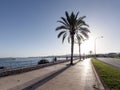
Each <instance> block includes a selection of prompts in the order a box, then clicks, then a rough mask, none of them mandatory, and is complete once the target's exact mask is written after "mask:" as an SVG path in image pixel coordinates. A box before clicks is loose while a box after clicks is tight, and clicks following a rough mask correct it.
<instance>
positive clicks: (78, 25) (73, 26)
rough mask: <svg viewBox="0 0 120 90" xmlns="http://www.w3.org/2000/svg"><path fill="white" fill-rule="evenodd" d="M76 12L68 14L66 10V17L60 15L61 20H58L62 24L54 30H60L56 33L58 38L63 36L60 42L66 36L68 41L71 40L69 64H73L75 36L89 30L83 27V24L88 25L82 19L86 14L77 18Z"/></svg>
mask: <svg viewBox="0 0 120 90" xmlns="http://www.w3.org/2000/svg"><path fill="white" fill-rule="evenodd" d="M78 14H79V12H77V14H74V12H72V13H71V14H69V13H68V12H67V11H66V12H65V16H66V17H61V20H59V21H58V22H59V23H61V24H62V25H61V26H58V27H57V28H56V31H58V30H62V31H61V32H60V33H59V34H58V38H60V37H61V36H62V37H63V38H62V43H63V42H64V40H65V38H66V37H67V38H68V42H71V61H70V64H73V51H74V40H75V38H78V37H80V36H81V34H84V35H86V33H85V31H88V32H89V30H88V29H87V28H86V27H84V26H88V25H87V24H86V23H85V21H84V20H83V19H84V18H85V17H86V16H83V17H79V18H78Z"/></svg>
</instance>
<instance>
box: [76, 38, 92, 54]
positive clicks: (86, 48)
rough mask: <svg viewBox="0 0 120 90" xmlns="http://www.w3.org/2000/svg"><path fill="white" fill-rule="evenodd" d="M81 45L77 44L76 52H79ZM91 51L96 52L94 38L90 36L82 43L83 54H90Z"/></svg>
mask: <svg viewBox="0 0 120 90" xmlns="http://www.w3.org/2000/svg"><path fill="white" fill-rule="evenodd" d="M78 50H79V47H78V45H76V46H75V52H76V53H77V54H78ZM90 51H92V53H94V40H93V39H92V38H89V39H88V40H86V41H84V42H83V43H82V44H81V54H90Z"/></svg>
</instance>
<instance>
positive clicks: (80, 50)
mask: <svg viewBox="0 0 120 90" xmlns="http://www.w3.org/2000/svg"><path fill="white" fill-rule="evenodd" d="M80 44H81V43H80V42H79V44H78V45H79V58H80V60H81V48H80Z"/></svg>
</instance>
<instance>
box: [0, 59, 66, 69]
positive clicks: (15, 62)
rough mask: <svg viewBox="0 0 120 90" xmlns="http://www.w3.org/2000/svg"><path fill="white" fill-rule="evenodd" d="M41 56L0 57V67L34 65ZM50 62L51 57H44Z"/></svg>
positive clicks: (12, 67) (14, 67) (9, 67)
mask: <svg viewBox="0 0 120 90" xmlns="http://www.w3.org/2000/svg"><path fill="white" fill-rule="evenodd" d="M41 59H42V58H40V57H38V58H4V59H0V67H1V66H3V67H6V68H7V69H8V70H12V69H17V68H22V67H28V66H34V65H37V64H38V61H40V60H41ZM46 59H47V60H49V61H50V62H51V61H53V58H46ZM57 60H65V58H59V59H57ZM0 71H2V70H0Z"/></svg>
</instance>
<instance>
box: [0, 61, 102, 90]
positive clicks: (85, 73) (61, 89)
mask: <svg viewBox="0 0 120 90" xmlns="http://www.w3.org/2000/svg"><path fill="white" fill-rule="evenodd" d="M74 63H75V64H74V65H72V66H70V65H69V62H66V63H61V64H57V65H53V66H48V67H45V68H41V69H38V70H33V71H30V72H26V73H22V74H18V75H11V76H7V77H2V78H0V90H104V89H98V88H99V86H98V80H97V79H96V76H95V73H94V71H93V69H92V65H91V62H90V59H86V60H83V61H78V60H76V61H74Z"/></svg>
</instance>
